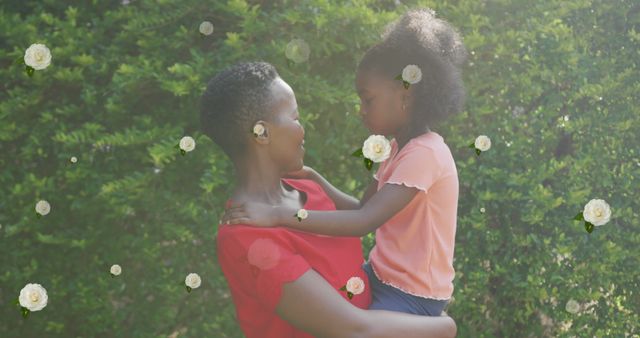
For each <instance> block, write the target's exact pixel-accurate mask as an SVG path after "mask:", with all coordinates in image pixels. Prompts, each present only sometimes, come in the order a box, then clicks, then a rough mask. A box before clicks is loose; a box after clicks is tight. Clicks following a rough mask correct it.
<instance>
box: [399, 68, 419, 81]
mask: <svg viewBox="0 0 640 338" xmlns="http://www.w3.org/2000/svg"><path fill="white" fill-rule="evenodd" d="M402 80H403V81H406V82H409V83H410V84H416V83H418V82H420V80H422V70H421V69H420V67H418V66H416V65H408V66H406V67H404V69H403V70H402Z"/></svg>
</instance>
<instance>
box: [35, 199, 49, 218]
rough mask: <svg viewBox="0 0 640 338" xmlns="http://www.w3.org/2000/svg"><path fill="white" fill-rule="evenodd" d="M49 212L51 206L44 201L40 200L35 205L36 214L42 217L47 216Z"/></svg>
mask: <svg viewBox="0 0 640 338" xmlns="http://www.w3.org/2000/svg"><path fill="white" fill-rule="evenodd" d="M50 211H51V205H50V204H49V202H47V201H45V200H40V201H38V203H36V212H37V213H39V214H40V215H42V216H45V215H47V214H48V213H49V212H50Z"/></svg>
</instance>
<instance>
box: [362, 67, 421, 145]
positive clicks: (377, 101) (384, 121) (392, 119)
mask: <svg viewBox="0 0 640 338" xmlns="http://www.w3.org/2000/svg"><path fill="white" fill-rule="evenodd" d="M356 90H357V92H358V96H359V97H360V112H359V114H360V116H361V118H362V122H363V123H364V125H365V126H366V127H367V129H369V132H370V133H371V134H377V135H395V134H396V133H397V132H398V130H400V129H401V128H402V127H404V126H405V125H406V123H408V118H409V115H408V112H409V109H408V104H409V101H408V100H407V102H406V104H407V108H406V109H405V110H404V111H403V109H402V104H403V96H404V94H405V90H406V89H404V87H403V86H402V82H401V81H399V80H389V79H386V78H384V77H382V76H380V75H379V74H378V73H376V72H371V71H367V70H362V71H358V73H357V74H356Z"/></svg>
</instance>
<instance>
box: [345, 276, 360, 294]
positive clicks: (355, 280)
mask: <svg viewBox="0 0 640 338" xmlns="http://www.w3.org/2000/svg"><path fill="white" fill-rule="evenodd" d="M347 291H349V292H351V293H353V294H354V295H359V294H361V293H362V292H364V281H363V280H362V278H360V277H351V278H349V280H348V281H347Z"/></svg>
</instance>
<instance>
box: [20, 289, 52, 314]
mask: <svg viewBox="0 0 640 338" xmlns="http://www.w3.org/2000/svg"><path fill="white" fill-rule="evenodd" d="M18 300H19V301H20V306H22V307H24V308H27V309H28V310H29V311H40V310H42V309H44V307H45V306H47V301H48V300H49V296H48V295H47V290H45V288H43V287H42V285H40V284H37V283H29V284H27V285H25V286H24V288H22V290H20V297H18Z"/></svg>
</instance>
